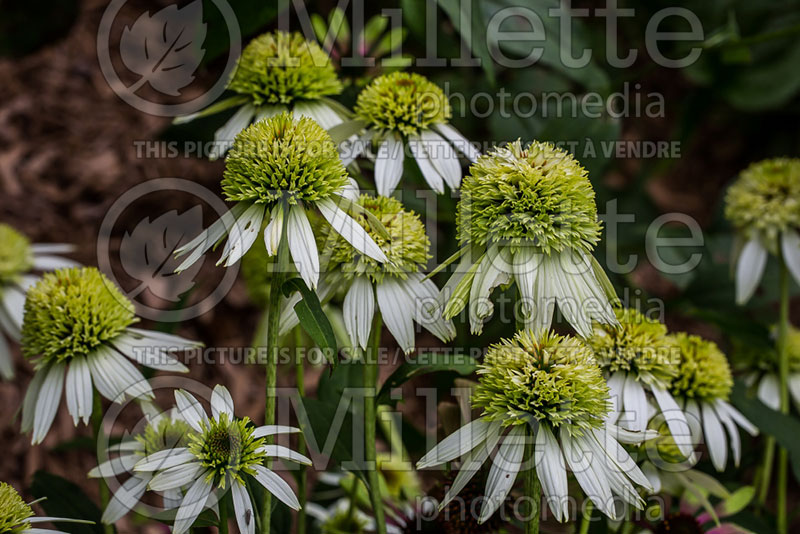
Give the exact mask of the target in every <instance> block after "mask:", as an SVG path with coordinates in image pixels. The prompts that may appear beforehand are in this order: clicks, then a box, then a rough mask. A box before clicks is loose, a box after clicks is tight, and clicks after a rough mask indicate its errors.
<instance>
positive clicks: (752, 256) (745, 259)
mask: <svg viewBox="0 0 800 534" xmlns="http://www.w3.org/2000/svg"><path fill="white" fill-rule="evenodd" d="M766 265H767V249H766V248H764V245H762V244H761V241H759V239H758V237H754V238H752V239H751V240H750V241H748V242H747V243H745V245H744V248H742V252H741V253H740V255H739V262H738V264H737V265H736V303H737V304H744V303H745V302H747V301H748V300H750V297H752V296H753V293H754V292H755V290H756V287H758V283H759V282H760V281H761V277H762V275H763V274H764V268H765V267H766Z"/></svg>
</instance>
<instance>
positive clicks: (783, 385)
mask: <svg viewBox="0 0 800 534" xmlns="http://www.w3.org/2000/svg"><path fill="white" fill-rule="evenodd" d="M779 257H780V282H779V283H780V295H781V303H780V320H779V322H778V353H779V355H780V367H779V369H780V399H781V412H783V413H789V351H788V344H787V340H788V335H789V272H788V269H787V268H786V262H785V261H784V259H783V255H782V254H780V256H779ZM788 470H789V453H788V451H787V450H786V449H785V448H783V447H781V448H780V450H779V451H778V521H777V525H778V534H787V533H788V532H789V530H788V522H787V515H786V486H787V483H788V478H787V477H788Z"/></svg>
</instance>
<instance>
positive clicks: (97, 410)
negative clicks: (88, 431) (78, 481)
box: [91, 390, 115, 534]
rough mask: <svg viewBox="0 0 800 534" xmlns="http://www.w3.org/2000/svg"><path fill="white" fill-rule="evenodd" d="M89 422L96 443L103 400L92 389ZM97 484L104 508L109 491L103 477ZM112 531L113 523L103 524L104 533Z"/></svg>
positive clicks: (103, 508)
mask: <svg viewBox="0 0 800 534" xmlns="http://www.w3.org/2000/svg"><path fill="white" fill-rule="evenodd" d="M91 422H92V435H93V436H94V442H95V443H97V440H98V438H100V432H102V431H103V401H102V399H101V398H100V393H98V392H97V390H95V391H94V398H93V405H92V417H91ZM97 484H98V487H99V489H100V508H101V509H102V510H105V509H106V508H107V507H108V502H109V501H110V500H111V493H110V492H109V490H108V485H106V481H105V479H104V478H103V477H100V478H98V479H97ZM114 531H115V529H114V525H106V524H103V532H105V534H114Z"/></svg>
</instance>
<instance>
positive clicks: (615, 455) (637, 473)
mask: <svg viewBox="0 0 800 534" xmlns="http://www.w3.org/2000/svg"><path fill="white" fill-rule="evenodd" d="M593 434H594V438H595V440H597V445H598V448H597V451H602V452H604V453H605V459H602V458H601V459H599V461H601V462H609V461H610V462H611V464H607V465H608V470H616V471H619V472H620V473H623V474H624V475H625V476H626V477H628V478H629V479H631V480H632V481H634V482H636V483H637V484H639V485H640V486H642V487H643V488H647V489H652V487H651V486H650V481H649V480H648V479H647V477H646V476H645V475H644V473H642V471H641V470H640V469H639V466H638V465H637V464H636V462H635V461H634V460H633V458H631V455H630V454H629V453H628V451H626V450H625V448H624V447H623V446H622V445H620V444H619V442H618V441H617V440H616V439H615V438H614V435H613V430H609V429H607V428H606V429H602V430H601V429H595V430H594V431H593Z"/></svg>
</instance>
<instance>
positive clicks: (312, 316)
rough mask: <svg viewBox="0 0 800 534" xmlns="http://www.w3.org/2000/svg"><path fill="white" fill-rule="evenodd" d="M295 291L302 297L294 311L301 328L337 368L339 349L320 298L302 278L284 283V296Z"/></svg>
mask: <svg viewBox="0 0 800 534" xmlns="http://www.w3.org/2000/svg"><path fill="white" fill-rule="evenodd" d="M295 291H299V292H300V295H301V296H302V299H301V300H300V302H298V303H297V304H295V305H294V311H295V313H296V314H297V318H298V319H300V326H302V327H303V330H305V331H306V333H307V334H308V335H309V336H310V337H311V339H312V340H314V343H316V344H317V346H318V347H319V348H320V350H322V352H323V354H325V358H326V359H327V360H328V361H329V362H330V364H331V365H333V366H334V367H335V366H336V364H337V362H338V359H339V358H338V352H339V347H338V346H337V344H336V336H335V335H334V333H333V327H332V326H331V323H330V321H329V320H328V317H327V316H326V315H325V312H324V311H323V310H322V304H320V302H319V297H317V294H316V293H315V292H314V291H311V290H310V289H309V288H308V286H307V285H306V284H305V282H303V280H302V279H301V278H292V279H291V280H287V281H286V282H284V284H283V294H284V295H285V296H287V297H288V296H290V295H291V294H292V293H294V292H295Z"/></svg>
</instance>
